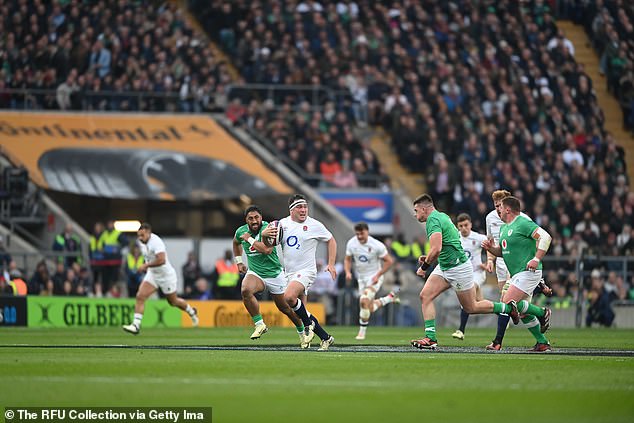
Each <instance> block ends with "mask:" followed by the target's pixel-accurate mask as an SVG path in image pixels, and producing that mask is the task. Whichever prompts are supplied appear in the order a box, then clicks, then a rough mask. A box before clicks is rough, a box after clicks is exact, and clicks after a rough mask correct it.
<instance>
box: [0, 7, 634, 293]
mask: <svg viewBox="0 0 634 423" xmlns="http://www.w3.org/2000/svg"><path fill="white" fill-rule="evenodd" d="M564 3H566V4H568V3H571V2H564ZM617 3H618V2H605V4H606V8H605V9H601V8H599V7H597V8H596V10H595V11H594V12H592V10H590V9H591V8H590V7H589V8H588V9H587V10H584V11H583V13H582V14H579V16H582V17H583V19H584V22H586V23H587V22H588V20H589V19H588V17H592V19H591V21H590V22H591V23H590V29H591V33H592V34H593V36H594V39H595V42H596V43H597V48H599V49H600V50H601V51H602V52H603V57H604V60H602V66H605V72H606V73H607V80H608V83H609V84H611V85H610V86H611V87H612V88H613V89H614V92H615V93H619V94H620V95H623V93H625V92H627V91H628V90H627V87H628V85H627V78H626V79H623V78H624V77H627V75H631V70H632V57H631V52H632V48H631V44H628V42H630V41H631V39H632V38H631V37H629V38H628V33H629V31H630V29H631V10H630V9H627V8H626V7H625V6H618V5H616V6H615V4H617ZM550 4H551V3H550V2H544V1H541V0H531V1H527V2H515V1H499V2H480V3H477V4H473V3H471V2H467V1H458V0H455V1H448V2H443V1H440V0H427V1H425V2H420V3H419V2H412V1H409V0H399V1H389V2H387V1H377V2H370V1H367V0H365V1H352V0H346V1H322V2H317V1H307V2H304V1H293V0H289V1H282V0H276V1H270V2H260V1H255V2H247V1H244V0H241V1H236V2H226V1H218V0H216V1H212V2H202V1H192V2H191V5H192V7H193V10H195V11H196V13H195V15H196V16H198V17H199V18H200V20H201V23H202V24H203V27H205V28H207V29H209V30H210V31H211V32H210V35H211V36H212V37H213V38H214V39H217V40H218V41H219V43H220V44H221V45H222V47H223V48H224V49H225V51H226V52H227V53H228V54H229V56H230V58H231V59H232V61H233V63H234V64H235V65H236V67H237V68H238V69H239V70H240V72H241V77H242V78H243V80H244V81H246V82H254V83H265V84H306V85H311V86H325V87H327V88H328V89H330V90H333V92H342V91H343V92H345V93H347V95H344V96H337V97H334V98H326V99H325V100H324V101H323V104H322V103H320V107H319V108H317V110H315V108H314V107H311V104H310V102H309V101H308V100H307V99H306V98H302V97H301V96H299V97H298V96H293V95H289V96H286V98H284V99H283V100H282V101H281V103H280V104H275V103H273V104H271V103H270V102H268V101H261V99H260V101H259V100H258V99H254V98H250V97H247V98H246V99H245V98H241V97H236V98H233V99H232V98H228V96H227V93H226V92H225V87H226V85H227V84H228V83H229V82H230V77H229V75H228V71H227V69H226V67H225V66H224V65H223V64H221V63H217V61H216V59H215V58H214V56H213V54H212V53H211V51H210V50H209V48H208V47H206V46H205V43H204V42H203V41H202V39H201V37H199V36H196V34H195V33H194V31H193V29H192V28H191V26H190V25H189V24H188V22H187V21H186V20H185V19H184V18H183V15H182V12H181V11H180V10H179V9H178V8H176V7H175V6H173V5H171V3H166V4H164V5H162V6H161V7H158V8H157V7H154V6H153V3H152V2H149V1H140V2H136V3H134V4H129V3H128V2H122V1H102V2H98V3H94V4H86V3H83V2H76V1H59V2H52V3H50V4H45V3H44V2H41V1H38V0H34V1H26V0H22V1H17V2H12V3H9V4H8V5H5V6H4V7H2V8H0V13H1V15H2V19H1V20H0V25H2V29H3V32H2V34H3V36H2V37H1V39H0V59H1V60H2V69H1V70H0V72H2V77H1V78H0V84H2V85H0V102H1V103H0V107H13V108H25V107H28V108H32V109H39V108H51V109H53V108H61V109H68V108H71V109H72V108H81V109H87V110H172V109H174V110H175V109H178V110H183V111H202V110H209V109H213V108H215V107H218V106H220V107H222V106H226V114H227V116H228V117H229V118H230V119H231V120H232V121H233V122H234V123H236V124H239V125H244V126H245V127H247V128H249V129H251V130H253V131H255V132H257V133H260V134H261V135H263V136H264V137H266V138H268V139H269V140H270V141H271V142H272V144H273V145H274V147H275V148H276V149H277V150H278V151H280V152H283V153H284V154H285V155H286V156H287V157H288V158H289V159H290V160H291V161H293V162H294V163H295V164H296V165H297V166H299V167H300V168H302V169H303V171H304V172H305V173H306V174H308V175H309V176H308V180H309V182H311V184H313V185H315V186H317V185H322V184H323V185H327V186H337V187H355V186H367V185H365V184H367V183H368V182H367V181H369V180H374V181H376V180H378V181H380V182H379V185H380V186H381V185H382V186H386V185H387V177H386V176H385V175H384V173H383V171H382V169H381V165H380V163H379V161H378V160H377V157H376V156H375V155H374V154H373V153H372V151H371V150H370V149H368V148H367V146H366V145H365V144H364V142H363V141H362V140H359V138H358V137H357V136H356V135H355V133H354V131H353V129H354V128H353V126H354V124H355V123H357V124H360V123H365V122H369V123H370V124H373V125H381V126H383V127H384V128H385V130H386V131H387V132H388V133H389V134H390V136H391V139H392V143H393V148H394V151H395V152H396V153H397V154H398V155H399V157H400V160H401V162H402V164H403V166H404V167H405V168H407V169H409V170H411V171H414V172H421V173H424V174H426V175H427V186H428V189H429V191H430V192H431V193H432V195H433V196H434V198H435V199H436V200H437V202H438V205H439V207H440V208H441V209H443V210H446V211H448V212H451V213H454V214H455V213H458V212H467V213H469V214H470V215H471V217H472V219H473V222H474V229H475V230H478V231H480V232H484V216H485V215H486V213H487V212H488V211H490V210H491V209H492V208H493V204H492V202H491V199H490V193H491V192H492V191H493V190H495V189H497V188H507V189H509V190H510V191H512V193H513V194H514V195H515V196H517V197H519V198H520V199H521V200H523V202H524V204H525V206H526V212H527V213H528V214H529V215H530V216H532V217H533V218H534V219H535V220H536V222H537V223H538V224H539V225H540V226H542V227H544V228H546V229H547V230H549V232H550V233H551V234H553V235H554V240H553V245H552V247H551V253H550V254H551V255H554V256H572V257H576V256H579V255H581V254H582V253H585V254H600V255H603V256H611V255H631V254H632V252H633V251H634V231H633V230H632V226H633V225H632V224H633V219H632V214H633V212H634V193H632V192H631V189H630V181H628V179H627V174H626V167H625V161H624V153H623V150H622V148H621V147H620V146H619V145H618V142H617V140H615V139H614V138H613V136H612V135H611V134H610V133H609V132H607V131H606V130H605V128H604V126H603V120H604V119H603V115H602V112H601V110H600V108H599V107H598V105H597V101H596V98H595V96H594V94H593V81H591V80H590V78H589V77H588V76H587V74H586V73H585V71H584V68H583V66H582V65H580V64H578V63H576V62H575V60H574V46H573V45H572V43H570V41H569V40H568V39H567V38H566V35H565V33H563V31H561V30H560V29H558V28H557V25H556V22H555V18H554V12H553V10H552V9H551V7H550ZM593 4H594V2H589V5H593ZM618 4H620V3H618ZM575 10H576V9H575ZM593 13H594V14H593ZM606 35H607V38H606ZM610 37H617V38H616V40H617V41H614V40H612V38H610ZM617 71H618V72H617ZM4 88H11V89H23V88H30V89H49V90H55V95H54V96H53V95H52V94H51V93H52V91H48V94H38V93H39V92H37V91H36V92H35V93H34V94H32V95H29V96H27V97H24V96H20V95H17V94H15V92H14V91H11V92H7V91H6V90H4V91H3V89H4ZM107 91H112V92H114V93H115V94H117V93H118V94H121V95H122V97H117V96H113V97H109V96H106V95H105V92H107ZM100 92H103V93H104V95H103V96H101V95H99V93H100ZM133 92H152V93H154V94H156V93H172V94H177V97H169V98H176V99H177V100H176V101H175V102H171V101H167V102H166V101H159V100H156V101H149V102H143V104H141V103H140V102H137V101H136V100H135V99H136V97H134V96H132V95H131V93H133ZM626 100H629V98H628V99H626ZM623 104H627V101H626V102H625V103H623ZM373 186H375V185H373ZM570 266H572V262H570ZM605 267H606V269H605V270H606V272H609V271H610V270H613V269H610V268H609V265H607V266H605ZM570 270H571V269H568V268H567V267H566V266H562V267H561V269H560V270H559V271H558V272H557V273H556V274H551V275H550V276H549V280H550V282H551V283H553V284H555V285H561V286H562V287H563V289H564V292H563V294H562V295H570V294H573V292H572V290H574V289H575V288H574V286H573V285H574V284H572V283H569V282H571V281H569V275H570ZM42 277H43V276H42ZM628 283H629V282H628V281H624V282H623V283H622V285H624V286H625V287H627V285H628ZM555 287H556V288H558V286H555ZM617 291H618V292H627V289H626V288H623V289H621V288H619V289H617ZM619 296H622V294H619Z"/></svg>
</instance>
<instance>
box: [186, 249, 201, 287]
mask: <svg viewBox="0 0 634 423" xmlns="http://www.w3.org/2000/svg"><path fill="white" fill-rule="evenodd" d="M182 270H183V285H184V287H185V295H186V296H187V295H190V294H191V293H192V291H193V289H194V284H195V283H196V281H197V280H198V279H199V278H200V277H201V276H202V270H201V269H200V264H199V263H198V259H197V258H196V255H195V254H194V252H193V251H190V252H189V253H187V261H186V262H185V264H183V268H182Z"/></svg>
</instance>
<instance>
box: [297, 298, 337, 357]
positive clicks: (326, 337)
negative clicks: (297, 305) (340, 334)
mask: <svg viewBox="0 0 634 423" xmlns="http://www.w3.org/2000/svg"><path fill="white" fill-rule="evenodd" d="M300 299H301V300H302V301H303V302H304V303H306V304H307V303H308V297H307V296H306V294H302V295H301V296H300ZM306 312H307V313H308V317H309V318H310V320H311V327H312V329H313V331H314V332H315V335H317V336H318V337H319V339H321V345H320V347H319V349H320V350H321V351H323V349H322V347H323V346H324V342H326V343H328V346H330V345H331V344H332V343H333V342H334V338H333V337H332V336H330V334H329V333H328V332H326V330H325V329H324V328H323V327H322V326H321V324H320V323H319V320H318V319H317V317H316V316H314V315H313V314H311V313H310V311H308V310H306ZM325 349H326V350H327V349H328V348H327V347H326V348H325Z"/></svg>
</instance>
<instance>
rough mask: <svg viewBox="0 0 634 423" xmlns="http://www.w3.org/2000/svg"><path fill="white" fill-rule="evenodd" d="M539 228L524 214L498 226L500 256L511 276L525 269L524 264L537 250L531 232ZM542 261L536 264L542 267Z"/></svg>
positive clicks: (535, 241) (539, 267)
mask: <svg viewBox="0 0 634 423" xmlns="http://www.w3.org/2000/svg"><path fill="white" fill-rule="evenodd" d="M537 228H539V226H538V225H537V223H535V222H533V221H532V220H530V219H527V218H525V217H524V216H517V217H516V218H515V219H514V220H513V221H512V222H511V223H508V224H505V225H502V227H501V228H500V247H501V248H502V258H503V259H504V263H505V264H506V267H507V269H508V270H509V273H510V274H511V276H513V275H515V274H517V273H519V272H523V271H525V270H526V265H527V264H528V262H529V261H531V259H532V258H533V257H535V253H536V252H537V240H536V239H535V238H533V232H535V229H537ZM542 267H543V266H542V262H541V261H540V262H539V265H538V266H537V269H538V270H541V269H542Z"/></svg>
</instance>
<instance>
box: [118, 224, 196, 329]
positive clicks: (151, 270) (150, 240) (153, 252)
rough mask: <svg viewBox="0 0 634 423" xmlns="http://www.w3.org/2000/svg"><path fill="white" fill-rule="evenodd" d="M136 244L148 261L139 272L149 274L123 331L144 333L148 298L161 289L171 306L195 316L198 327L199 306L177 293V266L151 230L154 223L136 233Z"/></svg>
mask: <svg viewBox="0 0 634 423" xmlns="http://www.w3.org/2000/svg"><path fill="white" fill-rule="evenodd" d="M137 245H138V246H139V248H140V250H141V254H143V258H144V260H145V263H143V264H142V265H141V266H139V269H138V270H139V272H146V271H147V273H146V274H145V277H144V278H143V282H141V285H140V286H139V290H138V291H137V294H136V304H135V305H134V320H133V321H132V323H131V324H129V325H123V330H124V331H126V332H129V333H131V334H133V335H138V334H139V333H140V332H141V320H142V319H143V311H144V310H145V301H146V300H147V299H148V298H149V297H150V295H152V294H154V293H155V292H156V290H157V289H159V288H160V289H161V291H162V292H163V294H165V298H167V302H168V303H169V304H170V305H171V306H172V307H178V308H180V309H181V310H183V311H184V312H186V313H187V314H189V316H190V317H191V319H192V325H193V326H198V314H197V313H196V309H195V308H192V307H191V306H190V305H189V304H187V302H186V301H185V300H184V299H182V298H180V297H179V296H178V295H176V283H177V277H176V270H174V267H172V265H171V264H170V262H169V260H168V259H167V251H166V249H165V243H164V242H163V240H162V239H161V238H160V237H159V236H158V235H156V234H153V233H152V226H150V224H149V223H142V224H141V227H140V228H139V230H138V232H137Z"/></svg>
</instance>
